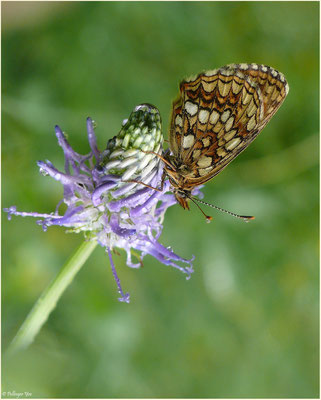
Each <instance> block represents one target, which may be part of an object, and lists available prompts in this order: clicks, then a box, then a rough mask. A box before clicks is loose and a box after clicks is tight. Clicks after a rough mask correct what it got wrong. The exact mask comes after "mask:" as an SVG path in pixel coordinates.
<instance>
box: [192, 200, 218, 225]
mask: <svg viewBox="0 0 321 400" xmlns="http://www.w3.org/2000/svg"><path fill="white" fill-rule="evenodd" d="M189 199H190V200H192V202H193V203H194V204H195V205H196V207H197V208H198V209H199V210H200V212H201V213H202V214H203V215H204V217H205V218H206V222H207V223H208V224H209V223H210V222H211V221H212V219H213V217H211V216H210V215H206V214H205V212H204V211H203V210H202V209H201V207H200V206H199V205H198V204H197V203H196V201H195V200H196V199H195V197H189Z"/></svg>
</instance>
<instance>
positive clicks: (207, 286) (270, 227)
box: [2, 2, 319, 398]
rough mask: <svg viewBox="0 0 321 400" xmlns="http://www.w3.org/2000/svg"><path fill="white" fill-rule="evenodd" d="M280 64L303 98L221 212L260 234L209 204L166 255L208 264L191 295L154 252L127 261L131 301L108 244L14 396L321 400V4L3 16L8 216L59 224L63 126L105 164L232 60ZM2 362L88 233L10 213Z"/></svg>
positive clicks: (46, 334)
mask: <svg viewBox="0 0 321 400" xmlns="http://www.w3.org/2000/svg"><path fill="white" fill-rule="evenodd" d="M238 62H255V63H264V64H267V65H271V66H273V67H274V68H276V69H278V70H280V71H282V72H283V73H284V74H285V76H286V78H287V79H288V82H289V85H290V93H289V96H288V98H287V99H286V101H285V102H284V104H283V106H282V107H281V109H280V110H279V111H278V113H277V114H276V116H274V117H273V119H272V121H271V122H270V123H269V125H268V126H267V127H266V128H265V129H264V132H263V133H262V134H261V135H260V137H259V138H258V139H257V140H256V141H255V142H254V143H253V144H252V145H251V146H250V147H249V148H248V149H247V150H246V151H245V152H244V153H242V155H241V156H240V157H238V158H237V160H235V161H234V162H233V163H232V164H231V165H230V166H229V167H228V168H227V169H225V170H224V172H222V173H221V174H220V175H219V176H217V177H216V178H215V179H214V180H213V181H211V182H209V183H208V184H206V187H205V188H204V190H203V192H204V193H205V200H206V201H209V202H211V203H214V204H217V205H219V206H222V207H224V208H227V209H230V210H232V211H234V212H238V213H241V214H250V215H255V216H256V219H255V221H253V222H251V223H248V224H245V223H244V222H242V221H239V220H237V219H234V218H232V217H230V216H227V215H224V214H220V213H217V212H215V211H214V210H211V209H207V210H206V212H208V213H210V214H211V215H213V216H214V220H213V222H212V223H211V224H206V223H205V221H204V218H203V217H202V215H201V214H200V213H199V211H198V210H197V209H196V208H195V207H193V205H192V210H191V211H190V212H187V211H185V210H183V209H182V208H180V207H179V206H174V207H172V208H171V209H170V210H169V211H168V212H167V214H166V218H165V223H164V231H163V234H162V236H161V240H160V241H161V243H163V244H164V245H166V246H169V245H170V246H172V247H173V248H174V250H175V251H176V252H177V253H178V254H180V255H181V256H183V257H186V258H189V257H191V256H192V255H193V254H194V255H195V256H196V259H195V263H194V266H195V273H194V274H193V276H192V279H191V280H190V281H186V280H185V277H184V276H183V275H182V274H181V273H179V272H177V271H176V270H174V269H172V268H170V267H166V266H164V265H162V264H160V263H159V262H157V261H156V260H154V259H153V258H152V257H151V256H147V257H146V258H145V259H144V268H142V269H140V270H132V269H130V268H128V267H127V266H126V265H125V255H124V253H122V254H121V256H118V257H115V260H114V261H115V263H116V264H117V269H118V273H119V276H120V278H121V281H122V284H123V287H124V290H126V291H129V292H130V294H131V303H130V304H129V305H126V304H121V303H119V302H118V301H117V293H116V287H115V282H114V280H113V278H112V275H111V271H110V267H109V262H108V259H107V256H106V254H105V253H104V250H103V249H102V248H97V249H96V250H95V252H94V253H93V255H92V256H91V258H90V259H89V261H88V262H87V263H86V265H85V266H84V267H83V269H82V270H81V271H80V273H79V274H78V275H77V277H76V279H75V281H74V282H73V284H72V285H71V286H70V287H69V288H68V290H67V291H66V292H65V294H64V295H63V297H62V298H61V299H60V301H59V303H58V306H57V308H56V309H55V310H54V312H53V313H52V315H51V316H50V318H49V320H48V321H47V323H46V324H45V326H44V328H43V329H42V331H41V332H40V334H39V336H38V337H37V338H36V340H35V342H34V343H33V344H32V346H31V347H30V348H29V349H28V350H26V351H23V352H22V353H20V354H18V355H17V356H16V357H14V358H11V359H9V360H7V359H5V360H4V362H3V364H2V371H3V372H2V383H3V386H2V390H4V391H16V392H17V393H18V392H25V391H28V392H30V393H32V397H67V398H68V397H84V398H86V397H98V398H99V397H100V398H104V397H116V398H119V397H196V398H202V397H210V398H215V397H221V398H226V397H318V393H319V384H318V383H319V369H318V368H319V344H318V343H319V342H318V339H319V328H318V327H319V323H318V315H319V308H318V250H319V242H318V234H319V232H318V194H319V172H318V130H319V120H318V118H319V117H318V112H319V93H318V89H319V3H318V2H206V3H205V2H197V3H196V2H195V3H194V2H188V3H187V2H186V3H185V2H164V3H161V2H159V3H158V2H152V3H149V2H142V3H138V2H133V3H128V2H119V3H114V2H107V3H104V2H97V3H96V2H91V3H89V2H72V3H68V2H62V3H60V2H57V3H53V2H52V3H50V2H49V3H47V2H43V3H42V2H30V3H19V2H3V3H2V160H3V168H2V183H3V186H2V207H8V206H10V205H13V204H14V205H16V206H17V208H18V210H21V211H38V212H51V211H53V210H54V209H55V207H56V204H57V203H58V201H59V200H60V199H61V197H62V188H61V187H60V185H59V184H58V183H57V182H55V181H53V180H52V179H50V178H46V177H43V176H41V175H40V174H39V173H38V167H37V166H36V161H37V160H46V159H49V160H50V161H52V162H53V163H54V165H56V166H57V167H59V168H60V169H61V168H63V155H62V152H61V149H60V148H59V147H58V145H57V143H56V138H55V134H54V125H55V124H59V125H60V126H61V128H62V129H63V130H64V131H66V132H67V134H68V137H69V140H70V142H71V144H72V145H73V146H74V148H75V149H76V150H77V151H78V152H80V153H83V154H84V153H87V152H88V149H89V147H88V143H87V137H86V117H87V116H91V117H92V118H94V119H95V120H96V122H97V129H96V134H97V136H98V144H99V146H100V148H101V149H102V148H104V146H105V144H106V142H107V140H108V139H109V138H110V137H112V136H113V135H115V134H116V133H117V132H118V131H119V129H120V125H121V121H122V120H123V119H124V118H127V117H128V116H129V114H130V112H131V110H132V109H133V108H134V107H135V106H136V105H138V104H140V103H143V102H149V103H152V104H155V105H156V106H157V107H158V108H159V110H160V113H161V115H162V118H163V126H164V135H165V137H167V132H168V122H169V116H170V109H171V102H172V100H173V98H174V97H175V96H176V94H177V88H178V82H179V81H180V80H181V79H182V78H184V77H185V76H186V75H190V74H194V73H198V72H200V71H202V70H204V69H213V68H215V67H220V66H223V65H225V64H228V63H238ZM2 217H3V218H2V224H3V225H2V228H3V230H2V232H3V234H2V240H3V242H2V249H3V252H2V305H3V307H2V338H3V339H2V349H3V350H4V349H5V348H6V347H7V345H8V343H9V342H10V340H11V339H12V338H13V336H14V334H15V333H16V331H17V329H18V327H19V326H20V324H21V323H22V322H23V320H24V318H25V317H26V315H27V313H28V312H29V310H30V309H31V307H32V305H33V304H34V302H35V301H36V299H37V298H38V296H39V295H40V294H41V293H42V291H43V289H44V288H45V287H46V286H47V285H48V283H49V282H50V280H51V279H52V278H53V277H54V276H55V275H56V274H57V273H58V271H59V270H60V268H61V266H62V265H63V264H64V263H65V261H66V260H67V259H68V258H69V256H70V255H71V254H73V252H74V251H75V249H76V248H77V247H78V246H79V245H80V243H81V242H82V240H83V238H82V236H80V235H78V236H77V235H67V236H66V234H65V233H64V229H62V228H59V227H51V228H50V229H49V230H48V232H46V233H44V232H43V231H42V229H41V227H39V226H37V225H36V223H35V220H32V219H26V218H25V219H24V218H18V217H13V219H12V221H7V218H6V216H5V215H4V214H3V215H2Z"/></svg>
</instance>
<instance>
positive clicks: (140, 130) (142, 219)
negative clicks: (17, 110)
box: [5, 104, 193, 302]
mask: <svg viewBox="0 0 321 400" xmlns="http://www.w3.org/2000/svg"><path fill="white" fill-rule="evenodd" d="M55 131H56V136H57V139H58V144H59V145H60V147H61V148H62V149H63V152H64V156H65V170H64V172H61V171H59V170H58V169H57V168H55V167H54V166H53V165H52V163H51V162H50V161H46V162H43V161H39V162H38V166H39V168H40V172H41V173H42V174H43V175H49V176H51V177H52V178H54V179H55V180H57V181H59V182H61V183H62V185H63V188H64V197H63V199H62V200H61V201H60V202H59V203H58V205H57V208H56V211H55V212H54V213H51V214H40V213H36V212H19V211H17V209H16V207H15V206H12V207H10V208H7V209H5V211H6V212H8V218H9V219H10V218H11V216H12V215H20V216H23V217H24V216H31V217H37V218H40V219H39V220H38V221H37V223H38V224H40V225H42V227H43V229H44V231H46V230H47V228H48V227H49V226H51V225H61V226H64V227H67V228H69V231H72V232H84V233H85V236H86V240H95V241H97V242H98V243H99V244H100V245H101V246H103V247H104V248H105V249H106V251H107V252H108V255H109V259H110V263H111V267H112V272H113V275H114V277H115V280H116V283H117V286H118V291H119V293H120V295H121V297H120V298H119V300H120V301H125V302H129V294H128V293H124V292H123V290H122V287H121V285H120V282H119V279H118V276H117V273H116V269H115V266H114V264H113V260H112V253H111V252H112V250H113V249H114V248H120V249H124V250H125V251H126V253H127V265H128V266H129V267H133V268H138V267H140V266H141V260H142V259H143V257H144V256H145V255H146V254H150V255H152V256H153V257H155V258H156V259H157V260H158V261H160V262H161V263H163V264H165V265H171V266H173V267H175V268H177V269H179V270H180V271H182V272H183V273H185V274H187V278H189V277H190V274H191V273H192V272H193V268H192V261H193V259H190V260H187V259H184V258H182V257H180V256H178V255H177V254H175V253H174V252H173V251H172V250H171V249H170V248H169V247H164V246H163V245H162V244H160V243H159V242H158V239H159V237H160V234H161V232H162V228H163V226H162V222H163V218H164V214H165V212H166V210H167V208H168V207H170V206H172V205H173V204H175V203H176V200H175V198H174V196H173V195H172V194H168V193H166V192H167V191H168V190H169V182H168V181H165V182H164V185H163V188H162V189H160V187H161V181H162V175H163V166H162V161H161V159H160V158H159V157H158V156H157V154H161V153H162V143H163V136H162V133H161V118H160V115H159V112H158V110H157V109H156V108H155V107H154V106H152V105H149V104H142V105H139V106H137V107H136V108H135V109H134V110H133V112H132V113H131V115H130V117H129V118H128V120H124V121H123V124H122V128H121V130H120V132H119V133H118V135H116V136H114V137H113V138H112V139H110V140H109V141H108V142H107V147H106V149H105V150H104V151H102V152H101V151H99V150H98V148H97V144H96V136H95V133H94V124H93V121H92V120H91V118H88V119H87V131H88V141H89V145H90V149H91V151H90V152H89V153H88V154H87V155H81V154H78V153H77V152H75V151H74V150H73V149H72V147H71V146H70V144H69V143H68V141H67V139H66V137H65V135H64V134H63V132H62V131H61V129H60V128H59V127H58V126H56V128H55ZM143 184H145V185H148V186H145V185H143ZM154 188H156V189H158V190H155V189H154ZM62 203H65V204H66V205H67V209H66V211H65V212H64V214H59V208H60V205H61V204H62ZM133 250H136V251H138V252H139V254H140V260H139V262H136V263H135V262H133V260H132V251H133ZM180 264H182V265H184V264H185V267H184V266H182V265H180Z"/></svg>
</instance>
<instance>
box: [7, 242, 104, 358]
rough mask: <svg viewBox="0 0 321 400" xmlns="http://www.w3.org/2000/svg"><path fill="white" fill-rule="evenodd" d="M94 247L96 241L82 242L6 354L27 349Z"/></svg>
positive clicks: (34, 307) (37, 304) (42, 296)
mask: <svg viewBox="0 0 321 400" xmlns="http://www.w3.org/2000/svg"><path fill="white" fill-rule="evenodd" d="M96 245H97V242H96V241H92V242H83V243H82V244H81V246H80V247H79V249H78V250H77V251H76V253H75V254H74V255H73V256H72V257H71V258H70V260H69V261H68V262H67V263H66V264H65V265H64V267H63V268H62V269H61V271H60V272H59V273H58V275H57V276H56V278H55V279H54V280H53V281H52V282H51V284H50V285H49V286H48V287H47V289H45V291H44V292H43V293H42V295H41V296H40V297H39V299H38V300H37V302H36V304H35V305H34V306H33V308H32V310H31V311H30V313H29V314H28V316H27V318H26V319H25V321H24V323H23V324H22V325H21V327H20V329H19V331H18V332H17V334H16V336H15V337H14V338H13V340H12V342H11V343H10V345H9V347H8V350H7V353H8V354H13V353H16V352H17V351H19V350H22V349H24V348H26V347H28V346H29V345H30V344H31V343H32V342H33V340H34V338H35V336H36V335H37V334H38V332H39V331H40V329H41V327H42V326H43V324H44V323H45V322H46V321H47V318H48V317H49V314H50V313H51V311H52V310H53V309H54V308H55V307H56V304H57V302H58V300H59V298H60V296H61V295H62V294H63V292H64V291H65V289H66V288H67V287H68V286H69V285H70V283H71V282H72V280H73V279H74V277H75V275H76V274H77V272H78V271H79V270H80V268H81V267H82V266H83V264H84V263H85V262H86V260H87V258H88V257H89V256H90V254H91V253H92V251H93V250H94V248H95V247H96Z"/></svg>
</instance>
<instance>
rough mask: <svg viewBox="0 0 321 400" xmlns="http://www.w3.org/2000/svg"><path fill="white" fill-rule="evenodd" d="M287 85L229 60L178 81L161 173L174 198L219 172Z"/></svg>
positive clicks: (269, 72) (259, 68) (181, 198)
mask: <svg viewBox="0 0 321 400" xmlns="http://www.w3.org/2000/svg"><path fill="white" fill-rule="evenodd" d="M288 91H289V87H288V84H287V82H286V80H285V77H284V76H283V74H281V73H280V72H278V71H276V70H275V69H273V68H271V67H268V66H265V65H258V64H232V65H227V66H225V67H222V68H219V69H217V70H213V71H207V72H203V73H201V74H199V75H197V76H193V77H191V78H189V79H187V80H185V81H183V82H181V84H180V93H179V96H178V98H177V99H176V100H175V101H174V103H173V110H172V117H171V125H170V133H169V142H170V146H169V147H170V153H169V152H167V153H166V154H165V155H164V159H165V161H166V163H165V165H164V169H165V173H166V174H167V176H168V177H169V181H170V183H171V185H172V187H173V192H174V195H175V197H176V199H177V201H178V202H179V204H180V205H181V206H182V207H183V208H186V209H188V208H189V207H188V199H189V198H191V192H192V190H193V189H194V188H195V187H197V186H199V185H201V184H204V183H205V182H207V181H208V180H210V179H212V178H213V177H214V176H216V175H217V174H218V173H219V172H221V171H222V170H223V169H224V168H225V167H226V166H227V165H228V164H229V163H230V162H231V161H232V160H233V159H234V158H235V157H237V155H238V154H240V153H241V152H242V151H243V150H244V149H245V148H246V147H247V146H248V145H249V144H250V143H251V142H252V141H253V140H254V139H255V138H256V137H257V135H258V134H259V133H260V132H261V131H262V129H263V128H264V126H265V125H266V124H267V123H268V121H269V120H270V119H271V118H272V116H273V115H274V114H275V112H276V111H277V110H278V108H279V107H280V106H281V104H282V102H283V101H284V99H285V97H286V95H287V93H288Z"/></svg>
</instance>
